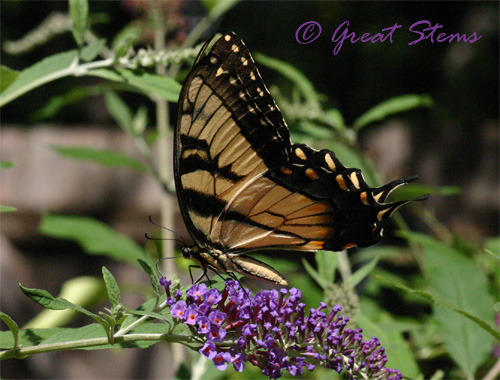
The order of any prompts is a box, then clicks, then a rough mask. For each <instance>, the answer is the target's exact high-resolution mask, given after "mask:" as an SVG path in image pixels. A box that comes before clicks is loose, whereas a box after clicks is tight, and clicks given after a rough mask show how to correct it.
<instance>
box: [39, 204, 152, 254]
mask: <svg viewBox="0 0 500 380" xmlns="http://www.w3.org/2000/svg"><path fill="white" fill-rule="evenodd" d="M39 230H40V232H41V233H43V234H44V235H47V236H51V237H54V238H58V239H68V240H73V241H75V242H77V243H78V244H80V245H81V246H82V249H83V250H84V251H85V252H87V253H89V254H91V255H103V256H108V257H111V258H112V259H114V260H118V261H124V262H128V263H131V264H132V263H133V264H136V263H137V259H142V260H145V261H150V259H149V257H148V256H147V255H146V252H145V251H144V250H143V249H142V248H141V247H140V246H139V245H137V244H136V243H135V242H134V241H133V240H132V239H130V238H129V237H127V236H126V235H123V234H120V233H118V232H116V231H114V230H113V229H111V228H110V227H109V226H107V225H106V224H104V223H102V222H99V221H97V220H95V219H93V218H84V217H77V216H64V215H52V214H45V215H43V217H42V221H41V223H40V226H39Z"/></svg>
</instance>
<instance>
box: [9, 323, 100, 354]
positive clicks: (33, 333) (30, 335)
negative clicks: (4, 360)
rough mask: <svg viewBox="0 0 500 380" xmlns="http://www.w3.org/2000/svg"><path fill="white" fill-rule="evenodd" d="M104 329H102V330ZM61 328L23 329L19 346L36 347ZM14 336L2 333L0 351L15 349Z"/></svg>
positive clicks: (20, 333)
mask: <svg viewBox="0 0 500 380" xmlns="http://www.w3.org/2000/svg"><path fill="white" fill-rule="evenodd" d="M101 329H102V328H101ZM60 330H61V329H60V328H52V329H21V330H19V337H18V345H19V346H22V347H24V348H26V347H31V346H36V345H38V344H40V342H41V341H43V340H44V339H47V338H48V337H50V336H51V335H54V334H56V333H58V332H59V331H60ZM14 344H15V341H14V336H13V335H12V333H11V332H10V331H0V349H2V350H8V349H11V348H12V347H14Z"/></svg>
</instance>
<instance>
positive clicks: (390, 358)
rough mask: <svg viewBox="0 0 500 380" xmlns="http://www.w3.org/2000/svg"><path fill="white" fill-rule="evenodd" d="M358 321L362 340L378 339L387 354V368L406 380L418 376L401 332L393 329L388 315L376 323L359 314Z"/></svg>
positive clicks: (408, 347)
mask: <svg viewBox="0 0 500 380" xmlns="http://www.w3.org/2000/svg"><path fill="white" fill-rule="evenodd" d="M358 320H359V325H360V326H361V327H362V328H363V340H365V341H366V340H368V339H369V338H370V337H377V338H379V339H380V343H381V345H382V346H383V347H384V348H385V353H386V354H387V365H386V367H387V368H397V369H398V370H399V371H400V372H401V373H402V374H403V375H404V377H405V378H408V379H414V378H415V377H416V376H417V375H418V374H419V369H418V365H417V362H416V361H415V357H414V355H413V354H412V352H411V349H410V346H409V345H408V343H407V342H406V341H405V339H404V338H403V336H402V331H399V330H398V329H395V328H394V322H395V321H394V320H393V319H392V318H391V317H390V316H389V315H388V314H384V315H383V316H382V317H381V318H380V320H379V321H378V322H377V323H374V322H373V321H371V320H370V319H368V318H367V317H366V316H364V315H363V314H361V313H359V314H358Z"/></svg>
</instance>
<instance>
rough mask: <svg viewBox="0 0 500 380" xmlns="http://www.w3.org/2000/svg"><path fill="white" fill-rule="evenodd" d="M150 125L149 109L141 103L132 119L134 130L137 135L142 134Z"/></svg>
mask: <svg viewBox="0 0 500 380" xmlns="http://www.w3.org/2000/svg"><path fill="white" fill-rule="evenodd" d="M147 125H148V109H147V108H146V107H145V106H143V105H141V106H140V107H139V108H138V109H137V112H136V114H135V115H134V119H133V120H132V130H133V131H134V134H135V135H136V136H142V134H143V133H144V131H145V130H146V126H147Z"/></svg>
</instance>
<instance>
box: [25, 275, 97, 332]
mask: <svg viewBox="0 0 500 380" xmlns="http://www.w3.org/2000/svg"><path fill="white" fill-rule="evenodd" d="M103 294H104V284H103V282H102V280H101V279H99V278H97V277H94V276H79V277H74V278H71V279H69V280H67V281H65V282H64V283H63V284H62V285H61V292H60V293H59V295H58V298H64V299H67V300H68V301H70V302H71V303H74V304H77V305H80V306H81V307H84V308H86V307H88V306H91V305H93V304H95V303H96V302H99V301H100V300H101V298H102V295H103ZM77 316H78V313H77V312H75V311H73V310H70V309H67V310H50V309H45V310H43V311H42V312H41V313H38V314H37V315H36V316H35V317H34V318H33V319H31V320H30V321H29V322H28V323H26V324H25V325H24V326H23V329H24V328H39V327H43V328H47V327H61V326H65V325H67V324H68V323H69V322H71V321H72V320H74V319H75V318H76V317H77Z"/></svg>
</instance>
